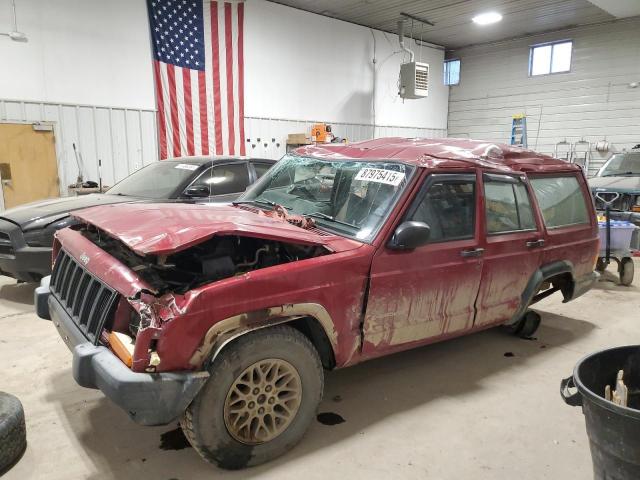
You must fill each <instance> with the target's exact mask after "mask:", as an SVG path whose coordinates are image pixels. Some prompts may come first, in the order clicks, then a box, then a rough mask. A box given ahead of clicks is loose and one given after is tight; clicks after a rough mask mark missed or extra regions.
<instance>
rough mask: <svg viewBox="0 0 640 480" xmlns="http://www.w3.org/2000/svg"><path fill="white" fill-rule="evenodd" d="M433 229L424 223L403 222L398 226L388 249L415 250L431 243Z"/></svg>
mask: <svg viewBox="0 0 640 480" xmlns="http://www.w3.org/2000/svg"><path fill="white" fill-rule="evenodd" d="M430 234H431V228H429V225H427V224H426V223H424V222H403V223H401V224H400V225H398V228H396V231H395V232H394V233H393V237H391V241H390V242H389V245H388V247H389V248H391V249H392V250H413V249H414V248H417V247H420V246H422V245H425V244H426V243H427V242H428V241H429V235H430Z"/></svg>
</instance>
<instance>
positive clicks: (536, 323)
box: [517, 310, 542, 338]
mask: <svg viewBox="0 0 640 480" xmlns="http://www.w3.org/2000/svg"><path fill="white" fill-rule="evenodd" d="M541 321H542V318H541V317H540V314H539V313H537V312H534V311H533V310H529V311H528V312H527V313H525V314H524V317H522V320H520V322H522V326H521V328H520V330H519V331H518V334H517V335H518V336H519V337H520V338H531V337H532V336H533V335H534V334H535V333H536V332H537V331H538V327H540V322H541Z"/></svg>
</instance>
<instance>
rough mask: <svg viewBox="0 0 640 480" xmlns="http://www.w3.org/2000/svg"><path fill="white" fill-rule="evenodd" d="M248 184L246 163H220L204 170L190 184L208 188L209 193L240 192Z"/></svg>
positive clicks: (225, 193)
mask: <svg viewBox="0 0 640 480" xmlns="http://www.w3.org/2000/svg"><path fill="white" fill-rule="evenodd" d="M248 185H249V170H248V169H247V164H246V163H235V164H230V165H220V166H217V167H212V168H209V169H207V170H205V171H204V172H203V173H202V174H201V175H200V176H199V177H198V178H197V180H196V181H195V182H193V184H192V186H198V187H199V186H203V187H206V188H208V189H209V195H227V194H230V193H241V192H243V191H244V190H245V189H246V188H247V186H248Z"/></svg>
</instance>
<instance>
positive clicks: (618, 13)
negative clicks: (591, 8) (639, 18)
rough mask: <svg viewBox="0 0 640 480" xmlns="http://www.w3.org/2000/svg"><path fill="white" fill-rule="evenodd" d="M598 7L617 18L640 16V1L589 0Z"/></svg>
mask: <svg viewBox="0 0 640 480" xmlns="http://www.w3.org/2000/svg"><path fill="white" fill-rule="evenodd" d="M589 1H590V2H591V3H593V4H594V5H595V6H596V7H598V8H601V9H602V10H604V11H605V12H607V13H609V14H610V15H613V16H614V17H616V18H627V17H635V16H636V15H640V0H614V1H612V0H589Z"/></svg>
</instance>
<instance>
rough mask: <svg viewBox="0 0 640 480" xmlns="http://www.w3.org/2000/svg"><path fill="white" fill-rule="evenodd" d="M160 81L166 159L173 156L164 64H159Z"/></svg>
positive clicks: (167, 84)
mask: <svg viewBox="0 0 640 480" xmlns="http://www.w3.org/2000/svg"><path fill="white" fill-rule="evenodd" d="M160 66H161V68H160V80H161V81H162V98H163V102H164V105H165V109H164V121H165V123H166V130H167V157H169V156H171V155H173V129H172V114H171V105H170V103H171V102H170V98H169V78H168V76H167V67H168V65H167V64H166V63H164V62H162V63H160Z"/></svg>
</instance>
